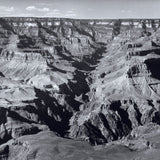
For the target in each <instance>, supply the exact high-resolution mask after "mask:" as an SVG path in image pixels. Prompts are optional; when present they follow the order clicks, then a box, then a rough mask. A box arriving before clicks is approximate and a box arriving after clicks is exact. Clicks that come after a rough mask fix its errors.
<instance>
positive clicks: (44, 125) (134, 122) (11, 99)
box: [0, 18, 160, 160]
mask: <svg viewBox="0 0 160 160" xmlns="http://www.w3.org/2000/svg"><path fill="white" fill-rule="evenodd" d="M159 27H160V21H159V20H72V19H55V18H1V19H0V115H1V118H0V144H1V145H2V147H1V148H0V156H1V157H2V158H3V157H4V159H5V158H8V159H10V156H12V157H13V159H17V157H19V156H17V155H20V154H21V152H22V151H21V150H23V147H22V148H21V146H24V148H26V147H27V146H28V145H29V144H28V143H31V144H32V141H34V140H33V139H32V138H31V136H30V135H31V134H34V136H35V139H39V138H40V135H41V134H42V135H43V134H45V133H47V135H48V139H50V138H51V137H56V136H55V135H54V136H53V135H52V134H53V132H54V133H55V134H56V135H57V136H60V137H65V138H71V139H74V140H79V141H88V142H89V143H90V144H92V145H97V144H105V143H109V144H110V143H111V141H115V140H120V139H122V138H125V137H127V138H128V137H129V138H128V139H132V140H133V139H134V138H135V137H136V138H137V135H138V133H139V132H140V131H139V128H140V129H141V128H142V130H143V126H147V129H148V128H149V127H151V128H152V127H154V126H156V127H157V128H158V127H159V123H160V110H159V106H160V71H159V67H160V28H159ZM148 124H150V125H148ZM141 132H142V131H141ZM158 134H159V132H157V135H158ZM26 137H28V138H29V142H25V143H23V142H21V141H20V142H19V140H22V141H23V138H24V140H25V139H27V138H26ZM140 138H141V137H140ZM58 139H59V140H60V141H61V140H62V139H63V138H58ZM45 140H46V141H47V136H45V137H44V139H42V141H45ZM53 141H54V140H53ZM124 141H125V142H119V143H120V144H118V145H122V150H123V147H124V148H125V145H124V143H127V140H124ZM143 142H144V146H142V148H143V147H144V148H143V149H142V150H145V149H150V144H149V143H150V140H149V141H147V139H146V141H145V140H144V141H143ZM36 143H37V142H36ZM36 143H35V145H36ZM48 143H49V142H48ZM64 143H69V142H68V140H64ZM70 143H71V144H72V143H73V141H71V142H70ZM133 143H135V148H136V149H137V146H136V145H137V143H138V140H137V141H136V142H135V141H134V142H133ZM75 144H77V145H78V148H79V147H80V148H81V146H79V144H78V142H76V143H75ZM17 145H19V146H17ZM37 145H38V144H37ZM47 145H48V146H49V145H50V144H46V146H47ZM86 145H88V144H87V143H86ZM31 146H32V145H31ZM44 146H45V144H44ZM18 147H20V148H21V150H20V151H18ZM60 147H61V146H60ZM116 147H117V146H116ZM33 148H36V149H35V151H33V153H31V152H32V151H31V148H29V149H24V150H25V154H24V157H26V158H27V157H29V156H30V157H31V158H32V159H38V158H37V156H36V155H37V154H42V153H41V149H40V151H39V149H38V148H37V147H36V146H34V144H33ZM14 149H15V150H16V152H17V154H15V153H14V151H13V150H14ZM130 149H132V148H131V147H129V148H128V149H127V150H130ZM136 149H135V150H136ZM54 150H55V152H56V153H57V154H58V153H59V150H61V149H59V148H58V149H57V148H56V147H55V149H54ZM71 150H72V149H71ZM86 150H87V149H86ZM89 150H90V151H89V153H90V154H93V150H92V149H91V148H90V149H89ZM102 150H104V148H103V149H102ZM111 150H112V149H111ZM113 150H114V149H113ZM133 150H134V149H133ZM39 152H40V153H39ZM42 152H44V150H43V149H42ZM67 152H68V151H67ZM120 152H121V151H120ZM122 152H123V151H122ZM127 152H129V151H127ZM97 153H99V151H98V152H97ZM79 154H80V153H79V152H77V151H75V155H77V156H78V155H79ZM141 154H142V153H141ZM75 155H74V156H75ZM40 157H41V159H42V156H40ZM51 157H52V156H51ZM75 157H76V156H75ZM75 157H74V158H75ZM95 157H96V155H95ZM52 158H53V157H52ZM92 158H93V157H92ZM100 158H101V159H103V158H104V157H103V156H102V157H99V158H98V159H100ZM24 159H25V158H24ZM28 159H29V158H28ZM39 159H40V158H39ZM61 159H62V158H61ZM84 159H86V157H85V158H84ZM95 159H96V158H95ZM48 160H49V158H48Z"/></svg>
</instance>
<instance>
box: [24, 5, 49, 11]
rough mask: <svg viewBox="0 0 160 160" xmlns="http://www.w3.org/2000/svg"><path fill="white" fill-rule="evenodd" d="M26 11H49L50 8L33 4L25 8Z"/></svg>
mask: <svg viewBox="0 0 160 160" xmlns="http://www.w3.org/2000/svg"><path fill="white" fill-rule="evenodd" d="M26 10H27V11H39V12H49V11H50V9H49V8H47V7H44V8H37V7H35V6H28V7H27V8H26Z"/></svg>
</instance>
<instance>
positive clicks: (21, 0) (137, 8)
mask: <svg viewBox="0 0 160 160" xmlns="http://www.w3.org/2000/svg"><path fill="white" fill-rule="evenodd" d="M0 17H60V18H75V19H114V18H160V0H0Z"/></svg>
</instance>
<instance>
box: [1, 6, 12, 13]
mask: <svg viewBox="0 0 160 160" xmlns="http://www.w3.org/2000/svg"><path fill="white" fill-rule="evenodd" d="M0 11H1V12H13V11H14V7H6V6H0Z"/></svg>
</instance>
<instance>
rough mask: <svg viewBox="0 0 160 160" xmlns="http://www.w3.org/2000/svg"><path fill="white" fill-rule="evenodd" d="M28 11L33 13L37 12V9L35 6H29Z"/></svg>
mask: <svg viewBox="0 0 160 160" xmlns="http://www.w3.org/2000/svg"><path fill="white" fill-rule="evenodd" d="M26 10H27V11H33V10H36V7H35V6H28V7H27V8H26Z"/></svg>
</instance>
